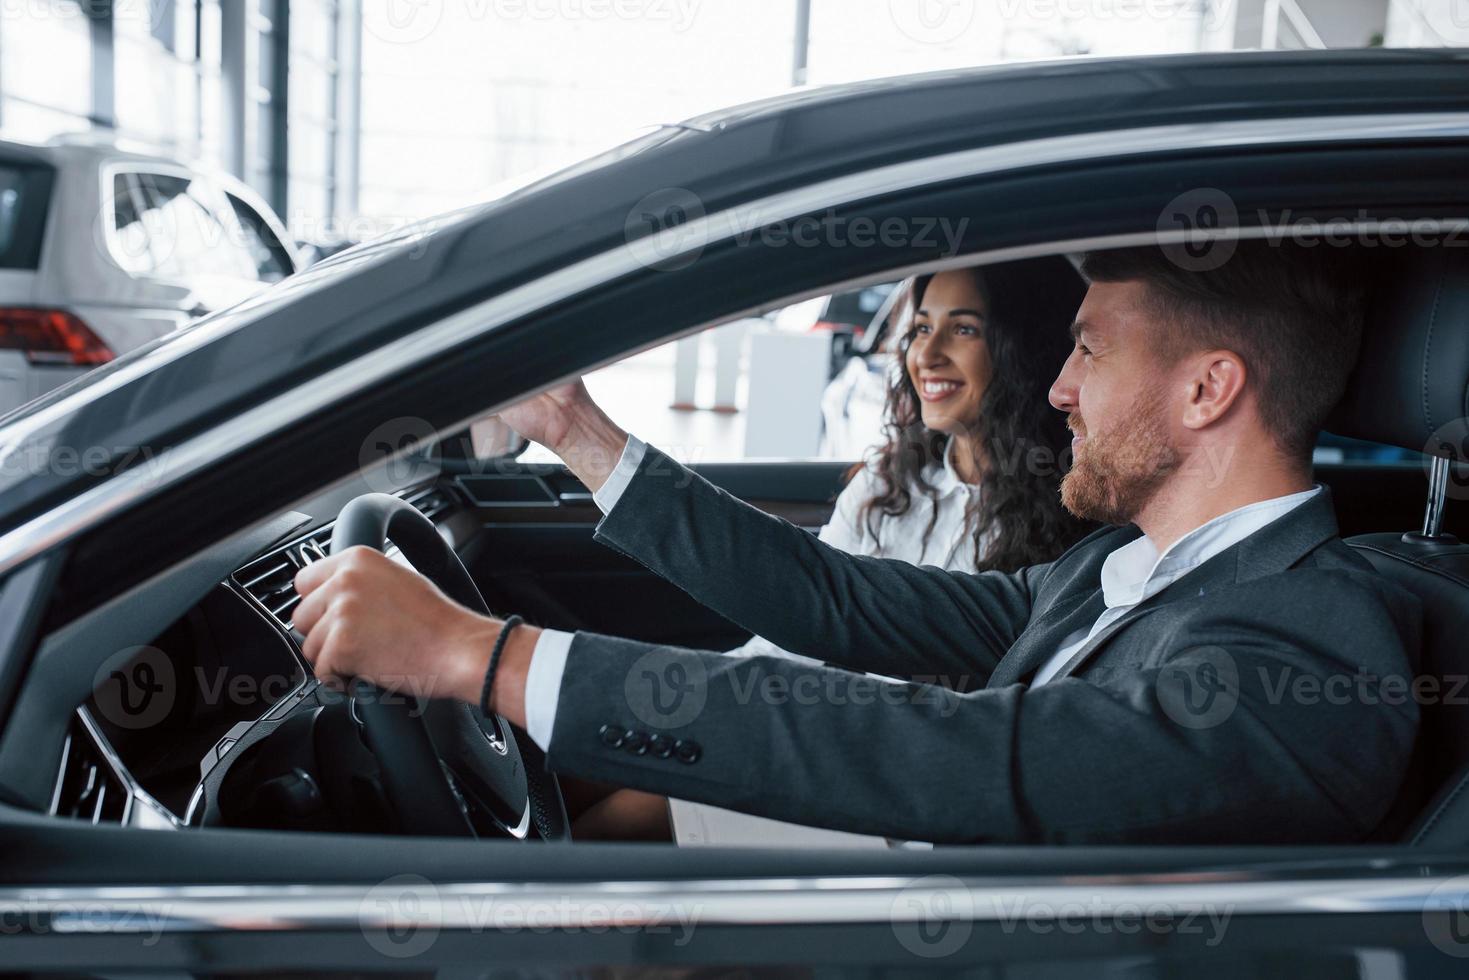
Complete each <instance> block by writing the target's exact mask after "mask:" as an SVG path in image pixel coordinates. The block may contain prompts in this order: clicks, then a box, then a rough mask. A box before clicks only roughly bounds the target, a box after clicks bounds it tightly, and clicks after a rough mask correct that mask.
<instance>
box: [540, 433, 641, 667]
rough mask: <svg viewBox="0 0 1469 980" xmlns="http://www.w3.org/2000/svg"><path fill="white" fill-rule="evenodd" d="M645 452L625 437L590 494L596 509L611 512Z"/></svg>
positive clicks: (633, 438)
mask: <svg viewBox="0 0 1469 980" xmlns="http://www.w3.org/2000/svg"><path fill="white" fill-rule="evenodd" d="M647 454H648V444H647V443H645V442H643V440H641V439H639V438H638V437H637V436H634V435H629V436H628V437H627V445H626V446H624V447H623V449H622V457H621V458H620V459H618V461H617V465H616V466H614V467H613V468H612V473H611V474H610V475H609V476H608V477H607V479H606V481H605V482H604V483H603V484H602V486H601V488H600V489H598V490H597V492H596V493H593V494H592V501H593V503H595V504H596V505H597V509H598V510H600V511H601V512H602V513H603V514H610V513H612V508H613V507H616V506H617V502H618V501H619V500H621V499H622V493H623V491H624V490H626V489H627V485H628V484H629V483H631V482H632V478H633V476H634V474H636V473H637V471H638V467H639V466H641V465H642V462H643V457H644V456H646V455H647ZM562 659H563V660H564V659H565V658H562ZM558 676H559V675H558Z"/></svg>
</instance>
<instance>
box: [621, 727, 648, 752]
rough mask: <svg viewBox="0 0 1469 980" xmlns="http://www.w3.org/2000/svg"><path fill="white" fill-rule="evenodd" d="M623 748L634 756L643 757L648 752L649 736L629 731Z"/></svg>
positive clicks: (644, 733)
mask: <svg viewBox="0 0 1469 980" xmlns="http://www.w3.org/2000/svg"><path fill="white" fill-rule="evenodd" d="M622 747H623V748H625V749H627V751H628V752H629V753H630V754H632V755H642V754H643V753H645V752H647V751H648V734H647V733H646V732H635V731H632V730H629V731H628V732H627V737H626V739H625V741H624V742H623V745H622Z"/></svg>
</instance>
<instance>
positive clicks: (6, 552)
mask: <svg viewBox="0 0 1469 980" xmlns="http://www.w3.org/2000/svg"><path fill="white" fill-rule="evenodd" d="M1465 136H1469V113H1404V114H1398V115H1394V114H1377V115H1365V116H1327V117H1319V118H1312V119H1256V120H1232V121H1228V122H1210V123H1193V124H1180V125H1168V126H1149V127H1141V128H1136V129H1128V130H1117V131H1112V132H1088V133H1079V134H1072V135H1067V136H1057V137H1046V138H1042V139H1036V140H1026V141H1022V142H1016V143H1006V144H1000V145H997V146H986V147H980V148H977V149H972V150H963V151H959V152H955V153H950V154H946V155H943V156H937V157H929V158H925V159H921V160H912V161H906V162H904V163H900V164H892V165H889V166H886V167H879V168H875V169H872V170H868V171H864V172H862V173H858V174H848V175H844V176H842V177H837V178H833V179H831V180H828V181H823V182H820V183H816V184H812V185H809V186H807V187H803V188H798V189H795V190H791V191H786V192H783V193H780V194H776V195H772V196H771V197H767V198H764V199H762V200H759V201H754V202H750V203H748V204H744V205H740V206H739V207H735V208H731V209H729V210H728V211H722V212H716V213H715V214H712V215H707V216H705V217H702V218H699V219H696V220H694V221H690V222H688V223H687V224H684V225H681V226H678V227H676V228H673V229H668V230H665V231H663V232H660V233H659V234H658V235H656V236H649V238H642V239H637V240H635V241H633V242H629V243H625V244H623V245H620V246H618V247H616V248H613V249H611V250H609V251H607V252H604V253H602V254H600V255H596V256H593V257H591V258H588V259H584V260H582V261H580V262H577V263H575V264H573V265H570V266H567V267H564V268H561V269H558V270H556V271H555V272H552V273H549V274H547V275H545V276H543V277H541V278H540V279H536V280H533V281H532V282H529V283H525V284H523V285H521V286H518V287H516V288H514V289H511V290H509V291H507V292H505V293H502V294H500V295H498V296H494V297H491V298H490V299H487V300H485V301H483V302H481V303H478V304H476V305H474V306H471V307H468V308H466V309H463V310H460V311H459V312H457V313H453V314H450V315H449V316H447V317H445V318H444V319H442V320H439V321H437V322H435V323H432V324H429V325H427V326H425V327H423V328H421V329H419V330H418V331H416V332H415V333H413V334H410V335H408V336H406V337H402V338H399V339H398V340H396V341H393V342H392V343H390V344H387V345H384V346H382V347H379V348H377V349H375V350H373V351H370V352H369V353H367V354H364V355H363V356H361V357H359V358H357V359H356V360H354V361H351V362H349V363H347V364H343V365H340V366H339V367H337V368H334V369H333V370H331V371H329V372H327V373H326V374H324V375H322V376H320V377H318V378H315V379H312V380H311V381H310V382H309V383H307V384H304V385H301V386H299V387H297V388H295V389H292V390H290V391H287V392H285V393H283V394H281V395H278V396H276V397H274V398H272V399H270V400H268V401H266V402H263V403H262V404H260V405H257V406H256V407H255V408H253V409H251V410H249V411H247V412H245V413H243V414H241V415H238V416H236V417H234V418H232V419H231V420H229V421H228V422H226V423H224V424H222V425H220V426H217V427H215V428H214V429H212V430H210V431H209V432H206V433H203V434H201V435H199V436H196V437H195V438H193V439H191V440H189V441H187V442H185V443H183V444H181V445H179V446H176V447H173V448H172V449H170V450H168V451H166V452H164V453H162V454H160V455H159V456H158V457H157V458H155V459H153V460H151V461H149V463H148V464H147V465H146V466H139V467H134V468H132V469H128V470H125V471H123V472H122V473H120V474H118V475H117V476H115V477H113V478H112V479H110V480H108V481H106V482H104V483H102V484H99V485H97V486H95V487H93V488H91V489H90V490H88V491H85V492H84V493H81V494H79V495H77V496H75V497H72V498H70V499H69V500H67V501H65V502H63V503H61V504H59V505H57V506H56V507H54V508H53V509H52V510H50V511H48V512H46V513H45V514H42V515H39V516H38V517H35V518H33V519H31V520H30V521H28V522H26V523H24V524H22V525H20V526H18V527H16V528H14V529H12V530H11V531H9V532H7V533H6V534H4V535H3V536H0V575H3V574H5V573H6V572H9V571H11V570H12V569H14V568H16V567H17V566H19V565H20V564H22V563H24V562H26V561H28V560H30V559H31V558H34V557H36V556H37V555H40V554H42V553H43V552H45V551H47V550H48V549H50V548H52V547H55V546H56V545H58V544H61V543H64V542H66V541H68V540H70V539H71V538H73V537H75V536H77V535H78V534H81V533H82V532H84V531H86V530H87V529H89V528H91V527H93V526H95V525H96V524H98V523H100V522H101V521H103V520H106V519H107V518H109V517H111V516H112V515H114V514H116V513H118V512H120V511H122V510H125V509H126V508H128V507H129V506H131V505H133V504H135V503H137V502H139V501H141V500H144V499H146V498H147V497H149V496H151V495H152V494H154V493H156V492H157V491H159V490H162V489H164V488H166V487H168V486H171V485H172V484H174V483H176V482H178V481H179V480H182V479H184V478H186V477H188V476H190V475H192V474H193V473H196V472H198V471H200V470H202V469H204V468H205V467H207V466H208V465H209V464H211V463H213V462H215V461H216V460H217V459H219V458H221V457H222V456H224V455H225V454H227V453H229V452H232V451H234V450H236V449H238V448H239V447H241V446H243V445H249V444H253V443H255V442H258V441H259V440H261V439H263V438H265V437H267V436H269V435H271V434H272V433H274V432H276V431H279V430H280V429H282V428H284V427H286V426H287V425H289V424H291V423H292V422H294V421H296V420H298V419H301V418H304V417H307V416H309V415H312V414H315V413H316V412H318V411H320V410H322V409H324V408H325V407H327V406H328V405H330V404H331V403H333V402H336V401H339V400H341V399H343V398H346V397H349V396H351V395H354V394H357V393H358V392H360V391H363V390H366V389H368V388H370V387H372V386H374V385H376V384H378V383H379V382H380V381H382V380H383V379H384V378H386V377H388V376H390V375H392V374H394V373H396V372H398V371H400V370H403V369H405V368H409V367H413V366H416V365H418V364H421V363H424V362H426V361H428V360H430V359H431V358H434V357H436V356H437V355H439V354H441V353H443V352H445V351H447V350H450V349H452V348H454V347H456V346H459V345H461V344H463V343H466V342H467V341H469V340H472V339H474V338H476V337H479V336H481V335H483V334H485V333H488V332H489V331H491V330H494V329H496V328H498V327H500V326H502V325H503V324H505V323H508V322H511V321H513V320H516V319H519V318H521V317H524V316H527V315H529V314H531V313H534V312H535V311H536V310H537V309H540V308H541V307H542V306H544V305H545V303H546V301H547V298H548V297H567V296H574V295H580V294H582V293H584V292H587V291H588V290H591V289H595V288H597V287H598V286H601V285H603V284H605V283H607V282H610V281H613V280H615V279H618V278H620V277H622V276H625V275H631V274H635V273H637V272H638V271H640V270H642V269H644V268H646V255H647V251H648V248H649V242H650V240H651V241H653V242H654V243H655V246H656V245H657V244H666V245H668V246H670V247H669V249H667V250H664V249H662V248H658V249H657V251H656V255H657V256H658V258H659V259H660V260H666V259H668V258H670V257H673V256H677V255H680V254H686V253H688V252H691V251H695V250H698V249H702V248H705V247H707V246H709V245H711V244H715V243H717V242H720V241H723V240H726V239H731V238H733V237H735V236H736V235H738V234H740V233H742V232H746V231H749V230H751V229H757V228H760V227H763V226H764V225H767V224H770V223H773V222H777V221H782V220H790V219H794V218H796V217H799V216H800V215H802V214H807V213H810V212H811V211H813V210H816V209H819V208H823V207H831V206H834V205H839V204H848V203H851V202H854V201H858V200H863V199H870V198H874V197H880V196H882V195H885V194H893V193H900V192H902V191H906V190H910V189H913V188H915V187H922V186H925V185H929V184H935V183H941V182H944V181H947V180H956V179H962V178H969V177H975V176H980V175H991V174H996V173H1001V172H1006V171H1023V170H1027V169H1032V168H1035V167H1041V166H1050V165H1056V164H1061V163H1075V162H1080V161H1090V160H1100V159H1109V158H1114V157H1119V156H1125V155H1132V154H1165V153H1174V152H1179V151H1184V150H1189V151H1197V150H1206V149H1220V148H1225V147H1237V146H1249V145H1268V146H1286V145H1300V144H1312V143H1332V142H1345V143H1352V144H1362V143H1372V142H1380V141H1384V140H1406V139H1414V140H1421V139H1434V138H1448V137H1459V138H1462V137H1465ZM1102 137H1105V140H1104V139H1102ZM1375 225H1376V223H1375V222H1354V223H1352V226H1351V227H1352V229H1353V230H1367V229H1369V228H1371V227H1374V226H1375ZM1344 230H1345V229H1344ZM1271 233H1272V232H1271V230H1270V229H1250V230H1248V231H1247V232H1245V233H1244V234H1245V236H1246V237H1265V236H1266V235H1267V234H1271ZM1194 234H1196V233H1192V232H1188V231H1180V232H1176V233H1172V234H1157V233H1146V234H1131V235H1116V236H1103V237H1098V238H1095V239H1088V240H1085V241H1074V242H1068V243H1066V245H1067V246H1068V247H1073V248H1075V247H1095V248H1104V247H1115V246H1122V245H1128V244H1140V243H1143V242H1149V241H1181V240H1184V239H1186V238H1190V237H1192V236H1193V235H1194ZM1055 250H1056V249H1055V247H1054V246H1047V247H1028V248H1023V249H1007V250H997V251H992V252H984V253H975V254H970V255H966V256H962V257H956V258H954V259H953V260H951V261H950V264H962V263H964V262H970V263H973V262H975V261H977V260H986V261H1001V260H1003V259H1006V258H1012V257H1015V258H1018V257H1021V256H1022V255H1027V254H1029V255H1034V254H1041V253H1043V252H1047V251H1055ZM933 264H934V265H940V264H941V263H933ZM891 274H892V272H891V271H890V272H888V273H885V274H884V276H885V277H889V278H890V277H891ZM229 322H232V321H231V319H230V318H228V317H226V318H224V320H223V321H222V322H221V327H220V329H216V330H213V331H209V332H208V333H201V334H200V335H199V336H198V338H197V339H196V340H195V342H194V343H191V344H189V345H188V347H187V349H193V348H194V347H197V346H198V345H199V344H200V343H203V342H204V341H205V340H208V339H212V338H213V337H214V336H217V335H219V334H221V333H227V332H229V330H227V329H224V327H225V324H226V323H229ZM235 326H236V327H237V326H238V323H236V324H235ZM170 347H171V345H170ZM184 352H185V351H184V350H171V349H170V348H164V349H162V350H159V351H157V352H156V354H157V355H158V358H157V359H156V360H155V359H140V361H139V362H138V364H135V365H130V366H129V367H130V368H133V369H134V370H130V371H128V372H126V374H124V373H123V372H119V374H118V376H116V377H114V378H111V379H108V380H109V382H111V383H110V384H108V385H107V386H106V387H107V388H111V387H115V386H116V385H117V384H120V383H122V381H121V379H123V378H130V377H133V376H136V375H137V374H138V373H139V370H137V369H140V368H141V366H142V364H143V361H144V360H146V361H147V362H148V365H149V366H150V367H151V366H153V365H156V364H158V363H166V362H167V361H169V360H172V359H173V358H174V357H177V356H180V355H182V354H183V353H184ZM100 393H101V392H94V391H93V389H91V388H84V389H82V390H81V391H79V392H77V393H75V394H74V395H72V396H71V397H69V398H67V399H63V400H62V401H60V402H58V403H57V404H55V405H52V406H49V407H48V409H47V410H46V411H44V412H42V413H40V414H39V415H38V416H37V417H36V418H34V419H31V418H28V419H25V420H22V421H21V422H19V423H18V431H17V432H15V433H13V434H12V433H6V432H3V431H0V437H8V438H6V442H5V444H3V445H0V461H3V459H4V456H5V455H6V454H7V453H8V452H10V451H12V450H13V449H15V448H18V447H19V445H20V442H21V441H22V440H23V439H24V438H25V437H26V436H27V435H29V434H32V433H34V432H35V431H36V430H37V428H39V427H40V426H41V425H43V424H45V423H46V422H48V421H53V420H54V419H55V418H57V417H59V416H60V415H63V414H65V410H67V409H68V408H70V407H75V406H76V405H79V404H84V403H85V402H87V401H90V400H91V398H93V397H96V395H97V394H100Z"/></svg>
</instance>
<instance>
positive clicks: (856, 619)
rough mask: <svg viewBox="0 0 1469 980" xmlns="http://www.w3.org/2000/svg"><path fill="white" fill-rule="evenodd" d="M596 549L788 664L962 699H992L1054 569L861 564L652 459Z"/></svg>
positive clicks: (657, 456) (665, 460) (600, 532)
mask: <svg viewBox="0 0 1469 980" xmlns="http://www.w3.org/2000/svg"><path fill="white" fill-rule="evenodd" d="M596 537H597V540H598V541H600V542H602V543H603V544H606V545H608V546H610V547H612V548H614V549H616V550H618V551H621V552H623V553H624V554H626V555H629V556H630V557H632V558H634V559H636V560H637V561H639V562H641V563H642V564H643V565H646V566H647V567H648V568H649V569H651V570H652V571H653V572H655V573H657V574H658V575H660V576H662V577H663V578H665V579H667V580H668V581H670V582H672V583H673V584H674V585H677V586H679V587H680V588H682V589H683V590H684V591H685V592H687V593H689V595H691V596H693V597H694V598H695V599H697V600H698V601H699V602H701V603H702V604H704V605H705V606H708V607H709V608H711V609H713V610H715V611H716V612H718V613H720V614H722V615H724V616H725V617H726V618H728V619H730V620H731V621H733V622H735V623H737V624H738V625H740V626H741V627H743V628H744V629H747V630H749V631H750V632H751V633H754V634H755V635H757V636H763V637H765V638H766V639H768V640H770V641H771V642H773V643H776V644H778V645H779V646H781V647H783V648H785V649H786V650H790V651H793V652H795V653H800V654H804V655H806V656H809V657H814V658H816V659H818V660H823V661H828V662H831V663H838V664H841V665H843V666H846V667H850V668H852V669H854V670H862V671H871V672H873V673H879V674H887V675H890V676H894V677H913V676H925V677H930V678H932V677H935V676H939V677H942V678H944V680H945V683H947V684H948V685H949V686H952V687H955V688H958V689H970V688H975V687H980V686H983V684H984V682H985V681H986V680H987V679H988V677H989V675H990V673H991V672H992V671H993V670H994V667H995V665H996V664H997V663H998V662H999V660H1000V658H1001V657H1003V656H1004V655H1005V652H1006V651H1007V650H1009V648H1010V646H1011V644H1013V643H1014V642H1015V639H1016V637H1018V636H1019V635H1020V633H1021V631H1023V630H1024V629H1025V627H1026V624H1027V622H1028V621H1029V618H1030V614H1031V605H1032V597H1033V595H1034V593H1035V591H1036V589H1037V588H1038V583H1039V582H1040V581H1041V580H1042V579H1043V578H1044V576H1045V574H1046V571H1047V570H1048V568H1049V567H1050V566H1048V565H1040V566H1035V567H1032V568H1027V569H1024V570H1022V571H1021V572H1019V573H1017V574H1014V575H1005V574H1001V573H998V572H985V573H982V574H979V575H969V574H964V573H959V572H949V571H945V570H943V569H940V568H937V567H932V566H925V567H915V566H913V565H910V564H908V563H907V562H903V561H897V560H893V559H883V558H870V557H863V556H856V555H849V554H846V553H844V552H842V551H839V550H838V549H836V548H832V547H829V546H828V545H825V544H823V543H822V542H820V541H818V540H816V539H815V538H814V537H812V536H811V535H810V534H807V533H806V532H805V531H802V530H801V529H800V528H797V527H795V526H793V525H791V524H789V523H787V522H785V521H782V520H780V519H779V518H776V517H772V516H770V515H768V514H765V513H763V512H762V511H760V510H758V509H756V508H754V507H751V506H750V505H748V504H746V503H744V502H742V501H740V500H738V499H736V498H734V497H732V496H730V495H729V494H727V493H725V492H724V491H722V490H720V489H718V488H717V487H715V486H713V485H712V484H710V483H709V482H708V481H706V480H704V479H703V478H701V477H699V476H698V475H696V474H695V473H693V472H692V471H690V470H688V469H686V468H685V467H683V466H680V465H679V464H678V463H676V462H674V461H673V460H672V459H670V458H669V457H667V456H665V455H664V454H663V453H660V452H658V451H656V450H654V449H653V448H652V447H649V450H648V453H647V455H646V456H645V457H644V458H643V463H642V465H641V466H640V467H639V469H638V472H637V473H636V474H635V475H634V476H633V478H632V480H631V482H630V483H629V484H628V487H627V489H626V490H625V491H624V492H623V495H622V497H621V498H620V499H619V501H618V503H617V506H616V507H614V508H613V509H612V512H611V513H610V514H608V515H607V516H606V517H605V518H604V519H603V520H602V522H601V523H600V524H599V525H598V526H597V534H596Z"/></svg>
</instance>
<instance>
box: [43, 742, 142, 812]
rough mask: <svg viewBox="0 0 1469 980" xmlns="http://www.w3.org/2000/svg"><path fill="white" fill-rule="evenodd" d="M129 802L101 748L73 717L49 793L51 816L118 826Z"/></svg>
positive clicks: (124, 788)
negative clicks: (52, 787)
mask: <svg viewBox="0 0 1469 980" xmlns="http://www.w3.org/2000/svg"><path fill="white" fill-rule="evenodd" d="M130 802H131V799H130V796H129V794H128V790H127V787H126V785H124V783H123V781H122V779H121V778H119V776H118V775H117V773H116V771H114V770H113V768H112V764H111V763H110V762H108V760H107V757H106V755H105V754H104V753H103V751H102V748H101V746H100V745H99V744H98V742H97V740H96V739H95V738H94V737H93V736H92V733H91V732H90V731H89V730H88V729H87V726H86V725H85V724H83V723H82V720H81V718H80V717H77V716H73V718H72V722H71V729H70V731H68V732H67V736H66V743H65V746H64V747H63V748H62V750H61V770H60V772H59V773H57V776H56V789H55V790H54V791H53V792H52V794H51V814H52V815H53V816H57V817H68V818H71V819H75V820H86V821H88V822H89V823H98V824H101V823H116V824H120V823H123V822H125V821H126V820H127V815H128V806H129V804H130Z"/></svg>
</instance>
